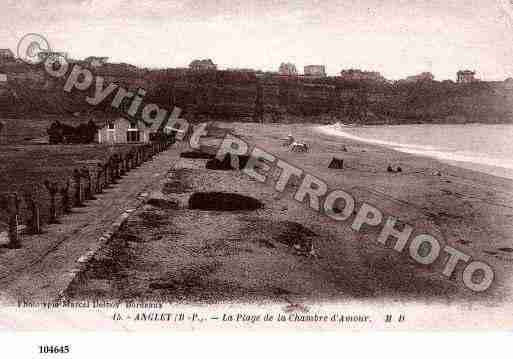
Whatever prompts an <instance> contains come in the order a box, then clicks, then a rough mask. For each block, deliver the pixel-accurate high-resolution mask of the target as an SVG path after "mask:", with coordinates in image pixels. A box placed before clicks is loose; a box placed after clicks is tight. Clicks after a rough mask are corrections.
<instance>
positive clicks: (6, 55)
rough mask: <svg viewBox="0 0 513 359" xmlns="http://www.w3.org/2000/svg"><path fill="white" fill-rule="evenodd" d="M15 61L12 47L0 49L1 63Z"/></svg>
mask: <svg viewBox="0 0 513 359" xmlns="http://www.w3.org/2000/svg"><path fill="white" fill-rule="evenodd" d="M11 61H14V53H13V52H12V51H11V50H10V49H0V63H5V62H11Z"/></svg>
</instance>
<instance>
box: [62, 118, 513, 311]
mask: <svg viewBox="0 0 513 359" xmlns="http://www.w3.org/2000/svg"><path fill="white" fill-rule="evenodd" d="M218 125H219V126H222V127H226V128H231V129H232V131H233V132H235V133H236V134H238V135H241V136H243V137H244V139H246V140H248V141H250V142H251V143H253V144H255V145H257V146H258V147H259V148H261V149H264V150H266V151H268V152H269V153H272V154H273V155H275V156H276V157H278V158H280V159H283V160H285V161H287V162H288V163H290V164H293V165H295V166H297V167H299V168H302V169H304V170H305V171H306V172H307V173H310V174H312V175H315V176H317V177H318V178H321V179H323V180H325V181H326V183H327V184H328V185H329V187H330V188H331V189H343V190H345V191H347V192H348V193H350V194H351V195H352V196H354V198H355V199H356V201H357V203H362V202H366V203H369V204H372V205H374V206H376V207H377V208H379V209H380V210H381V211H382V212H383V213H384V215H387V216H394V217H396V218H398V219H399V220H400V222H402V223H408V224H410V225H411V226H412V227H413V228H414V233H430V234H432V235H434V236H436V237H437V238H438V239H439V240H440V242H442V244H444V245H450V246H452V247H454V248H457V249H458V250H460V251H462V252H464V253H465V254H467V255H469V256H471V257H472V258H473V259H474V260H476V259H479V260H482V261H484V262H486V263H488V264H490V266H492V268H493V269H494V271H495V275H496V278H495V280H494V283H493V284H492V286H491V287H490V289H488V290H487V291H485V292H482V293H475V292H472V291H470V290H469V289H467V288H466V287H465V286H464V285H463V284H462V280H461V276H462V269H463V267H462V266H457V267H456V270H455V271H454V273H453V275H452V276H451V277H450V278H446V277H445V276H443V275H442V274H441V273H442V269H443V265H444V264H445V263H444V259H443V255H441V257H442V259H440V260H439V261H437V262H435V263H433V264H432V265H427V266H423V265H419V264H418V263H415V262H414V261H413V260H412V259H411V258H410V257H409V255H408V251H407V250H406V251H404V253H397V252H395V251H394V250H393V249H392V248H391V247H392V246H393V242H392V245H386V246H384V245H382V244H381V243H378V242H377V241H376V238H377V237H378V235H379V229H377V228H376V229H375V228H372V227H368V228H363V229H362V230H361V231H359V232H356V231H354V230H352V229H351V228H350V224H351V221H352V220H351V219H349V220H348V221H347V222H340V223H339V222H334V221H333V220H331V219H329V218H327V217H326V216H324V215H321V214H319V213H317V212H315V211H312V210H309V209H307V207H306V206H305V205H304V204H302V203H298V202H296V201H295V200H293V199H292V197H293V194H294V191H295V190H297V183H293V185H292V186H289V187H288V189H287V190H286V191H285V192H284V193H277V192H276V191H275V190H274V188H273V185H274V183H266V184H261V183H258V182H256V181H255V180H252V179H251V178H249V177H248V176H247V175H244V174H243V173H242V172H241V171H233V170H212V169H207V168H206V166H205V164H206V162H207V161H208V160H207V159H191V158H180V159H179V160H178V161H177V162H176V163H175V164H174V165H173V166H172V167H171V168H170V169H169V173H168V176H167V178H166V180H165V181H163V182H162V184H161V186H162V190H161V191H157V192H156V193H153V194H152V196H153V198H154V200H153V201H151V202H148V204H147V205H145V206H144V207H143V208H142V209H140V210H138V211H137V212H136V213H134V214H133V215H132V216H131V217H130V219H129V221H128V223H127V224H126V226H124V227H123V228H122V230H121V231H120V232H119V233H118V234H117V235H116V236H115V239H114V241H113V242H112V243H111V244H110V245H109V246H108V247H107V248H104V250H103V251H101V253H100V254H98V256H97V258H95V259H94V261H93V262H92V263H91V266H90V268H89V270H88V271H86V272H85V273H83V274H82V275H81V277H80V279H79V280H77V281H76V282H75V283H74V284H73V285H72V286H71V287H70V288H69V290H68V295H69V297H70V298H74V299H78V298H84V297H94V298H98V297H100V298H119V299H128V298H146V299H148V298H159V299H164V300H166V301H170V302H183V303H199V302H253V301H258V300H264V301H270V302H273V303H276V302H278V303H292V302H294V303H296V302H304V301H310V302H323V303H327V302H336V303H339V302H346V301H351V300H355V299H358V300H360V301H361V300H373V301H374V300H379V301H381V300H393V301H401V302H402V301H405V302H419V301H420V302H426V303H427V302H429V303H435V302H437V303H461V304H463V303H480V304H485V305H499V304H500V303H502V302H504V301H506V302H509V301H510V297H509V295H510V294H511V293H510V288H509V285H508V284H509V283H510V277H509V273H510V272H511V268H512V264H513V253H512V251H513V250H512V249H511V248H513V238H512V233H513V231H512V229H513V201H512V197H513V195H512V184H513V183H512V182H511V181H510V180H507V179H503V178H499V177H494V176H490V175H486V174H483V173H479V172H474V171H470V170H467V169H464V168H459V167H455V166H451V165H447V164H442V163H440V162H438V161H436V160H432V159H429V158H426V157H418V156H413V155H409V154H405V153H400V152H396V151H393V150H390V149H386V148H384V147H380V146H375V145H371V144H368V143H362V142H357V141H354V140H348V139H341V138H338V137H335V136H332V135H328V134H326V133H322V132H321V131H318V130H317V129H316V125H302V124H301V125H299V124H298V125H294V124H291V125H277V124H276V125H274V124H265V125H261V124H254V123H230V124H218ZM289 133H292V134H293V135H294V137H295V138H296V139H298V140H301V141H304V142H306V143H308V144H309V146H310V149H309V152H306V153H297V152H290V151H289V150H288V148H287V147H284V146H283V145H282V138H284V137H285V136H286V135H287V134H289ZM206 140H208V139H206ZM211 140H216V139H211ZM343 146H345V147H346V148H347V152H346V151H343ZM188 150H189V149H188V148H187V147H186V146H185V144H181V145H179V146H178V147H177V148H175V149H173V150H172V151H176V156H177V157H178V156H180V153H182V152H186V151H188ZM333 157H338V158H343V159H344V168H343V169H330V168H328V164H329V163H330V161H331V160H332V158H333ZM389 164H391V165H392V166H393V167H394V168H395V167H396V166H400V167H401V168H402V172H400V173H391V172H387V166H388V165H389ZM207 167H208V166H207ZM438 173H439V174H440V175H438ZM210 191H217V192H224V193H233V194H238V195H244V196H247V197H251V198H253V199H255V200H257V201H259V202H260V203H261V204H262V208H255V210H239V211H237V210H236V211H221V210H201V209H195V208H191V202H192V201H191V200H190V199H191V196H193V195H194V193H195V192H210ZM310 246H313V248H314V249H315V254H314V255H311V254H309V253H308V251H305V250H304V248H306V247H308V248H310ZM445 260H446V259H445ZM107 268H108V269H109V271H108V272H107V271H106V269H107Z"/></svg>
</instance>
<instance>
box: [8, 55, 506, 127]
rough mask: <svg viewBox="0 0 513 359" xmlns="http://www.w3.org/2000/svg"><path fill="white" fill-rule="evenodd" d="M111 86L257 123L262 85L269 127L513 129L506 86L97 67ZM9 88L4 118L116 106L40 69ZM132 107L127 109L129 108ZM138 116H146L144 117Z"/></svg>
mask: <svg viewBox="0 0 513 359" xmlns="http://www.w3.org/2000/svg"><path fill="white" fill-rule="evenodd" d="M93 72H95V75H99V76H102V77H103V78H104V80H105V85H104V86H106V85H107V84H109V83H111V82H113V83H116V84H118V85H119V86H120V87H123V88H126V89H128V90H131V91H134V92H136V91H137V89H139V88H144V89H145V90H146V91H147V94H146V96H145V97H144V102H143V104H148V103H156V104H158V105H160V106H161V107H163V108H166V109H168V110H171V109H172V107H173V106H175V105H176V106H178V107H181V108H182V109H185V110H186V113H187V114H188V115H189V116H190V118H191V119H198V120H201V119H204V118H212V119H223V120H225V121H226V120H228V121H229V120H233V121H251V120H252V119H253V114H254V111H255V100H256V94H257V84H260V85H261V86H262V88H263V96H262V98H263V106H264V121H273V122H289V121H305V122H327V121H336V120H342V121H344V122H349V123H362V124H381V123H388V124H394V123H461V122H484V123H499V122H500V123H513V87H512V86H511V85H508V84H507V83H504V82H479V83H472V84H455V83H452V82H449V81H446V82H435V81H421V82H417V83H395V84H389V83H386V82H371V81H344V80H341V79H337V78H323V79H317V80H304V79H298V78H288V79H287V78H279V77H275V76H265V77H262V78H260V79H257V77H256V75H255V74H254V73H251V72H231V71H214V72H206V73H200V74H194V73H189V72H187V71H186V70H184V69H170V70H147V69H137V68H135V67H133V66H130V65H124V64H114V65H113V64H110V65H107V66H104V67H102V68H98V69H95V70H94V71H93ZM0 73H6V74H7V76H8V82H7V83H6V84H3V85H1V86H0V116H2V117H25V116H34V115H40V116H44V115H57V116H63V117H66V116H68V115H70V114H74V113H77V112H79V113H82V114H90V115H93V114H94V115H95V116H115V115H117V114H119V111H118V110H116V109H114V108H112V107H111V106H110V104H111V103H112V100H113V98H114V95H115V93H116V92H115V91H114V92H113V93H112V94H111V95H110V96H109V97H108V98H106V99H105V100H104V101H103V102H102V104H100V105H98V106H95V107H93V106H90V105H88V104H87V102H86V101H85V98H86V97H87V96H91V95H92V94H93V91H94V87H95V85H94V83H93V85H92V86H91V88H90V89H89V90H87V91H79V90H76V89H74V90H73V91H72V92H71V93H68V92H65V91H63V87H64V83H65V80H66V77H63V78H62V79H55V78H52V77H50V76H48V75H47V74H46V73H45V71H44V69H43V68H42V67H39V68H34V67H28V65H18V66H17V67H11V68H1V67H0ZM129 104H130V101H128V100H127V101H125V102H124V103H123V105H122V106H121V108H122V109H123V108H124V109H126V108H127V106H129ZM138 115H139V116H140V113H139V114H138Z"/></svg>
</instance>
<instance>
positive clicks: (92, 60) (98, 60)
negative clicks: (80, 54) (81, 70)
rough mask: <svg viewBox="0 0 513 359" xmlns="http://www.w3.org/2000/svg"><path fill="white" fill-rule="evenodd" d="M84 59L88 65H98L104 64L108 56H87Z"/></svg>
mask: <svg viewBox="0 0 513 359" xmlns="http://www.w3.org/2000/svg"><path fill="white" fill-rule="evenodd" d="M84 61H85V62H87V63H88V64H89V66H92V67H100V66H103V65H105V64H106V63H107V62H108V61H109V58H108V57H99V56H89V57H88V58H86V59H85V60H84Z"/></svg>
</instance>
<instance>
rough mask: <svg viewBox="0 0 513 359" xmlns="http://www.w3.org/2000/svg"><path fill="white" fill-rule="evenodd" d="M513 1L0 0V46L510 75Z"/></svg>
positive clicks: (442, 74)
mask: <svg viewBox="0 0 513 359" xmlns="http://www.w3.org/2000/svg"><path fill="white" fill-rule="evenodd" d="M512 3H513V0H425V1H420V0H354V1H353V0H349V1H347V0H346V1H331V0H324V1H318V0H310V1H307V0H304V1H297V0H289V1H280V0H184V1H174V0H24V1H20V0H2V3H1V4H0V24H2V25H1V27H0V48H5V47H9V48H11V49H13V51H14V50H15V49H16V46H17V42H18V41H19V40H20V39H21V38H22V37H23V35H24V34H26V33H31V32H34V33H39V34H41V35H43V36H44V37H45V38H46V39H47V40H48V42H49V43H50V45H51V47H52V49H53V50H56V51H65V52H68V54H69V55H70V57H72V58H78V59H80V58H85V57H87V56H90V55H95V56H108V57H110V61H111V62H128V63H132V64H135V65H139V66H146V67H156V68H165V67H187V66H188V64H189V63H190V62H191V61H192V60H193V59H196V58H211V59H212V60H213V61H214V62H215V63H217V64H218V66H219V67H220V68H221V69H223V68H241V67H243V68H254V69H261V70H266V71H277V70H278V67H279V65H280V63H281V62H293V63H295V64H296V66H297V68H298V69H299V70H300V72H302V69H303V66H305V65H311V64H324V65H326V67H327V72H328V73H329V74H330V75H335V74H338V73H339V72H340V70H342V69H347V68H360V69H363V70H369V71H379V72H381V73H382V74H383V75H384V76H385V77H387V78H389V79H392V80H395V79H400V78H404V77H406V76H409V75H414V74H418V73H420V72H423V71H430V72H432V73H433V74H434V75H435V78H436V79H438V80H444V79H455V76H456V72H457V71H458V70H459V69H467V68H468V69H471V70H476V71H477V76H478V77H480V78H482V79H484V80H502V79H504V78H506V77H510V76H511V77H513V17H512V16H510V15H513V11H512V10H511V9H512V8H513V6H512Z"/></svg>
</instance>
